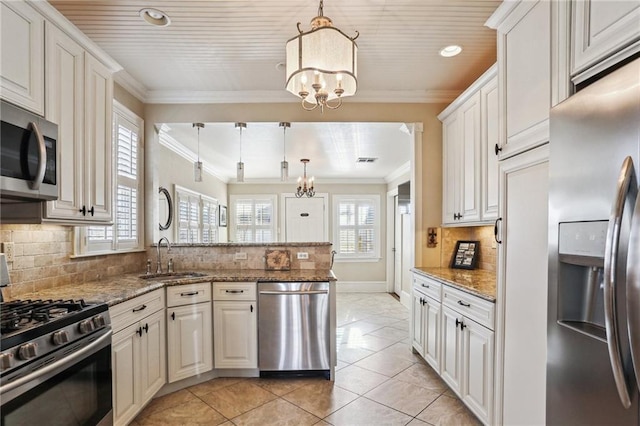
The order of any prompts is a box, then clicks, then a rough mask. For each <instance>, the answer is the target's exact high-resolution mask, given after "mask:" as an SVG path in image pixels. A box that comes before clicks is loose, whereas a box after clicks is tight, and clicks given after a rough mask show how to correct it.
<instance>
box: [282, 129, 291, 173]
mask: <svg viewBox="0 0 640 426" xmlns="http://www.w3.org/2000/svg"><path fill="white" fill-rule="evenodd" d="M280 127H282V161H281V162H280V180H281V181H282V182H286V181H287V180H289V163H288V162H287V128H289V127H291V123H287V122H281V123H280Z"/></svg>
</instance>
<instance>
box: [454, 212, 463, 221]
mask: <svg viewBox="0 0 640 426" xmlns="http://www.w3.org/2000/svg"><path fill="white" fill-rule="evenodd" d="M460 219H462V213H456V214H454V215H453V220H460Z"/></svg>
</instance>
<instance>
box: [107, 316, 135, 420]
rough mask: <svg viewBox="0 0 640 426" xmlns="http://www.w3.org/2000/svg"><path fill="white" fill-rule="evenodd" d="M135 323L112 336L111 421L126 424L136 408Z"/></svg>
mask: <svg viewBox="0 0 640 426" xmlns="http://www.w3.org/2000/svg"><path fill="white" fill-rule="evenodd" d="M138 327H139V326H138V323H135V324H133V325H131V326H129V327H127V328H124V329H123V330H122V331H120V332H118V333H116V334H114V335H113V339H112V346H111V354H112V357H111V366H112V371H113V379H112V380H113V423H114V424H115V425H125V424H127V423H128V422H129V421H130V420H131V419H133V417H134V416H135V415H136V413H137V412H138V408H139V407H140V398H139V394H140V389H139V386H140V336H139V335H138V333H137V332H136V331H137V330H138Z"/></svg>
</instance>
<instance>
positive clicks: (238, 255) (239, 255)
mask: <svg viewBox="0 0 640 426" xmlns="http://www.w3.org/2000/svg"><path fill="white" fill-rule="evenodd" d="M234 259H235V260H247V253H243V252H240V253H236V256H235V258H234Z"/></svg>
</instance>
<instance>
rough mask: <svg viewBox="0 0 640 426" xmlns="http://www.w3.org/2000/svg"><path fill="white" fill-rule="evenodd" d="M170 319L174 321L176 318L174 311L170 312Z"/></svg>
mask: <svg viewBox="0 0 640 426" xmlns="http://www.w3.org/2000/svg"><path fill="white" fill-rule="evenodd" d="M171 319H172V320H174V321H175V320H176V313H175V312H172V313H171Z"/></svg>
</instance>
